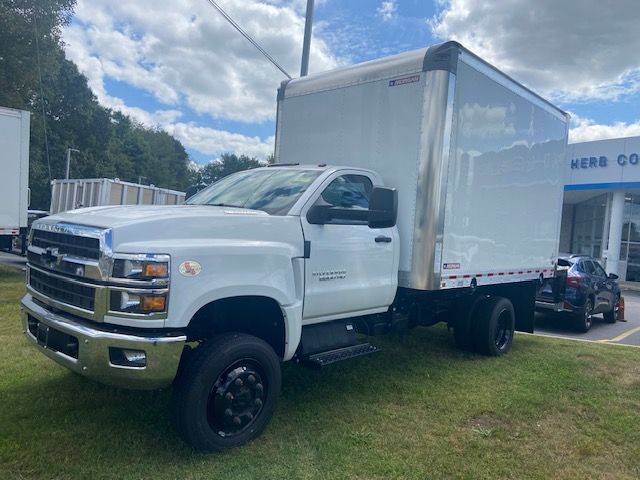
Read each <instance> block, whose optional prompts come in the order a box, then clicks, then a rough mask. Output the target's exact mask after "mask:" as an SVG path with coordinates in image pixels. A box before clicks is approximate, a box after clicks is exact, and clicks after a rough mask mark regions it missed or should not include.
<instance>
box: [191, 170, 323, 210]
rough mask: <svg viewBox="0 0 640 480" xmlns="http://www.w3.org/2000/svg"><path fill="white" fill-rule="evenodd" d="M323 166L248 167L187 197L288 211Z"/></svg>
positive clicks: (195, 201) (203, 202)
mask: <svg viewBox="0 0 640 480" xmlns="http://www.w3.org/2000/svg"><path fill="white" fill-rule="evenodd" d="M320 173H321V170H284V169H273V170H271V169H269V170H246V171H244V172H238V173H234V174H232V175H229V176H228V177H224V178H223V179H221V180H218V181H217V182H215V183H214V184H212V185H211V186H210V187H208V188H206V189H204V190H202V191H201V192H199V193H197V194H196V195H194V196H193V197H191V198H190V199H189V200H187V201H186V203H187V204H188V205H218V206H225V207H241V208H251V209H254V210H262V211H263V212H267V213H269V214H271V215H286V214H287V213H288V212H289V209H290V208H291V207H292V206H293V204H294V203H296V201H297V200H298V198H300V195H302V193H303V192H304V191H305V190H306V189H307V187H309V185H311V183H313V181H314V180H315V179H316V178H317V177H318V175H320Z"/></svg>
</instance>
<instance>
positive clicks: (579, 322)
mask: <svg viewBox="0 0 640 480" xmlns="http://www.w3.org/2000/svg"><path fill="white" fill-rule="evenodd" d="M575 325H576V329H577V330H578V331H579V332H581V333H587V332H588V331H589V330H591V326H592V325H593V302H592V301H591V299H590V298H587V301H586V302H585V303H584V308H583V309H582V311H580V313H578V315H577V316H576V317H575Z"/></svg>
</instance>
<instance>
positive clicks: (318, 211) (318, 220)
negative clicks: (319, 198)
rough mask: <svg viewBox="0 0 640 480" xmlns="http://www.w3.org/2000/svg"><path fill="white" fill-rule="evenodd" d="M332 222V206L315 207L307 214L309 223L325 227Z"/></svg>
mask: <svg viewBox="0 0 640 480" xmlns="http://www.w3.org/2000/svg"><path fill="white" fill-rule="evenodd" d="M329 220H331V205H322V204H320V205H313V206H312V207H311V208H310V209H309V211H308V212H307V222H309V223H311V224H312V225H324V224H325V223H327V222H329Z"/></svg>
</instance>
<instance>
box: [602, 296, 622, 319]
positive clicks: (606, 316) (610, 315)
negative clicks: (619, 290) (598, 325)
mask: <svg viewBox="0 0 640 480" xmlns="http://www.w3.org/2000/svg"><path fill="white" fill-rule="evenodd" d="M619 310H620V296H617V297H616V301H615V303H614V304H613V308H612V309H611V310H610V311H608V312H604V313H603V314H602V316H603V317H604V321H605V322H607V323H616V322H617V321H618V311H619Z"/></svg>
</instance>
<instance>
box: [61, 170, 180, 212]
mask: <svg viewBox="0 0 640 480" xmlns="http://www.w3.org/2000/svg"><path fill="white" fill-rule="evenodd" d="M184 198H185V193H184V192H179V191H177V190H170V189H168V188H159V187H156V186H155V185H142V184H139V183H132V182H125V181H122V180H120V179H119V178H115V179H111V178H71V179H66V180H64V179H63V180H53V181H52V182H51V213H52V214H53V213H61V212H66V211H67V210H74V209H76V208H82V207H101V206H104V205H180V204H181V203H184Z"/></svg>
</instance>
